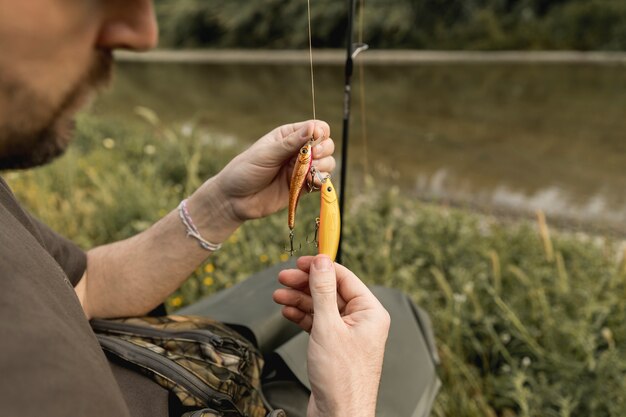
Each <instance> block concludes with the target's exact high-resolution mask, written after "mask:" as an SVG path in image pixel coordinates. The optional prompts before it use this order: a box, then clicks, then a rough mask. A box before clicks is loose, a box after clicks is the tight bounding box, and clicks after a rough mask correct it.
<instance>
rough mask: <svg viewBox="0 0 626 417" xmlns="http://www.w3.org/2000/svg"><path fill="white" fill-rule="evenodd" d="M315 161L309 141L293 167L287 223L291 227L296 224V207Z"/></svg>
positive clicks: (299, 153) (301, 149)
mask: <svg viewBox="0 0 626 417" xmlns="http://www.w3.org/2000/svg"><path fill="white" fill-rule="evenodd" d="M312 162H313V153H312V147H311V142H307V143H306V145H304V146H303V147H302V148H300V152H298V157H297V159H296V165H295V166H294V167H293V173H292V174H291V182H290V183H289V207H288V210H289V212H288V219H287V223H288V225H289V229H292V230H293V228H294V227H295V224H296V207H297V206H298V200H299V198H300V192H301V191H302V187H303V186H304V182H305V181H306V177H307V175H308V174H309V171H310V169H311V164H312Z"/></svg>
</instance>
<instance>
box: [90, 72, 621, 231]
mask: <svg viewBox="0 0 626 417" xmlns="http://www.w3.org/2000/svg"><path fill="white" fill-rule="evenodd" d="M315 76H316V78H315V84H316V108H317V116H318V118H321V119H324V120H326V121H328V122H329V123H330V125H331V129H332V131H333V137H334V138H335V140H336V141H337V142H339V140H340V136H341V117H342V96H343V86H342V84H343V68H342V67H340V66H318V67H316V69H315ZM363 80H364V92H365V95H364V97H365V102H364V108H365V117H366V129H365V132H366V136H364V134H363V129H362V128H361V124H362V121H361V117H362V114H363V113H362V112H361V110H360V108H361V104H360V103H361V102H360V100H361V94H360V86H359V73H358V69H357V71H356V74H355V80H354V86H353V87H354V88H353V89H354V102H353V123H352V137H351V143H350V148H349V159H350V161H349V173H348V182H349V190H350V193H358V189H359V187H360V186H361V185H362V178H363V171H364V170H367V172H368V173H370V174H371V175H372V176H373V177H374V178H375V179H376V180H377V181H378V182H379V183H381V184H397V185H398V186H400V188H401V190H402V192H403V193H406V194H409V195H413V196H415V197H421V198H429V199H436V200H443V201H447V202H450V203H454V204H460V205H466V206H471V207H475V208H480V209H482V210H488V211H495V212H505V213H514V214H526V215H527V214H529V213H532V212H534V211H535V210H537V209H541V210H544V211H545V212H546V213H547V214H548V215H549V216H550V217H551V218H553V219H555V220H558V221H561V222H565V223H567V224H569V225H573V226H578V225H579V226H582V227H584V228H587V229H589V228H591V229H597V230H602V231H609V232H616V233H620V234H623V233H626V193H624V190H626V117H625V116H626V68H624V67H623V66H619V65H604V66H603V65H563V64H549V65H545V64H544V65H541V64H515V65H512V64H499V65H494V64H488V65H487V64H485V65H483V64H476V63H472V64H458V63H457V64H428V65H410V66H409V65H395V66H383V65H377V66H367V67H365V69H364V77H363ZM138 105H142V106H147V107H150V108H152V109H154V110H156V111H157V112H158V113H159V115H160V116H161V117H162V118H163V119H165V120H167V121H172V122H185V121H188V120H195V121H199V122H200V123H202V124H203V125H204V126H206V127H207V128H209V129H212V130H214V131H216V132H220V133H223V134H227V135H229V136H231V137H234V138H236V139H237V140H239V141H242V142H244V143H248V142H252V141H253V140H255V139H256V138H258V137H259V136H260V135H262V134H263V133H265V132H266V131H268V130H269V129H271V128H273V127H275V126H277V125H279V124H282V123H286V122H291V121H297V120H304V119H308V118H310V117H311V115H312V109H311V96H310V79H309V68H308V67H307V66H306V65H295V64H294V65H284V64H282V65H245V64H243V65H234V64H223V65H210V64H157V63H123V64H120V66H119V71H118V75H117V78H116V81H115V83H114V86H113V89H112V91H111V92H110V93H108V94H106V95H105V96H103V97H102V98H101V99H100V100H99V102H98V103H97V104H96V108H95V111H97V112H98V113H100V114H102V115H103V116H104V117H107V118H111V119H112V120H115V121H119V120H121V121H127V120H129V119H135V116H134V114H133V108H134V107H135V106H138Z"/></svg>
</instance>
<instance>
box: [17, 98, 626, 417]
mask: <svg viewBox="0 0 626 417" xmlns="http://www.w3.org/2000/svg"><path fill="white" fill-rule="evenodd" d="M138 113H139V114H140V117H141V118H143V119H144V121H145V123H144V125H142V126H134V127H128V126H126V127H120V126H116V125H110V124H106V123H103V122H98V121H96V120H95V119H94V118H92V117H90V116H83V117H82V118H81V120H80V123H79V130H78V136H77V143H76V144H75V146H74V147H73V148H72V150H71V151H70V152H69V153H68V154H67V155H66V156H65V157H63V158H62V159H60V160H59V161H57V162H55V163H54V164H52V165H50V166H48V167H45V168H41V169H37V170H33V171H28V172H19V173H18V172H14V173H9V174H8V175H7V179H8V180H9V182H10V184H11V185H12V187H13V188H14V190H15V192H16V194H17V195H18V196H19V198H20V199H21V200H22V201H23V202H24V203H25V204H26V205H27V206H28V207H30V208H31V209H32V210H33V211H34V212H35V213H37V215H38V216H39V217H40V218H42V219H43V220H44V221H45V222H46V223H48V224H50V225H51V226H52V227H53V228H56V229H57V230H59V231H60V232H62V233H64V234H65V235H67V236H69V237H71V238H72V239H74V240H75V241H76V242H78V243H79V244H80V245H82V246H83V247H85V248H87V247H91V246H93V245H98V244H102V243H105V242H110V241H113V240H117V239H122V238H125V237H127V236H130V235H132V234H134V233H137V232H139V231H141V230H144V229H145V228H146V227H148V226H149V225H150V224H151V223H152V222H153V221H155V220H156V219H157V218H159V217H160V216H162V215H164V214H165V213H166V212H168V211H169V210H172V209H174V208H175V207H176V205H177V203H178V202H179V201H180V199H181V198H183V197H184V196H185V195H186V194H188V193H189V192H190V191H191V190H192V189H193V188H194V187H196V186H197V185H198V184H200V182H201V181H202V179H204V178H207V177H209V176H211V175H214V174H215V173H216V172H218V170H219V169H220V167H221V166H223V165H224V164H225V162H226V161H227V160H228V159H229V158H230V157H232V156H233V155H235V154H236V153H237V152H238V151H240V149H239V147H238V145H237V144H236V143H234V142H228V141H224V140H222V138H219V137H216V136H215V135H212V134H211V133H209V132H205V131H201V130H199V129H196V128H194V126H193V124H188V125H183V126H177V127H168V126H163V125H162V123H161V122H159V120H158V117H157V116H156V115H155V114H154V113H152V112H151V111H149V110H147V109H139V110H138ZM383 180H385V179H383ZM381 182H386V181H381ZM376 183H377V181H376V179H374V178H372V177H368V178H366V179H365V181H364V185H363V188H362V189H360V190H359V193H358V195H355V194H356V193H353V194H352V198H351V202H350V205H349V211H348V212H347V214H346V215H345V218H344V220H345V231H344V238H345V247H344V251H345V263H346V265H347V266H348V267H350V268H351V269H352V270H354V271H355V272H356V273H357V275H359V276H360V277H362V278H363V279H364V280H365V281H366V282H368V283H370V284H381V285H387V286H393V287H396V288H400V289H402V290H403V291H406V292H407V293H408V294H410V295H411V297H412V298H413V299H414V300H415V301H416V302H417V303H418V304H419V305H421V306H422V307H424V308H425V309H426V310H427V311H428V312H429V313H430V315H431V317H432V319H433V324H434V327H435V331H436V333H437V336H438V347H439V351H440V355H441V358H442V365H441V368H440V375H441V377H442V379H443V389H442V391H441V393H440V395H439V396H438V398H437V401H436V404H435V408H434V411H433V415H434V416H437V417H443V416H455V417H463V416H467V417H475V416H503V417H509V416H520V417H531V416H532V417H535V416H537V417H538V416H542V417H568V416H571V417H574V416H576V417H583V416H584V417H587V416H624V415H626V395H624V392H625V390H626V378H624V376H625V374H626V351H625V348H624V340H626V324H625V320H624V318H625V317H626V261H625V260H624V256H625V255H626V253H624V249H621V248H620V247H619V245H618V243H617V242H612V241H610V240H608V239H603V238H600V237H588V236H578V235H570V234H566V233H559V232H556V231H554V230H550V229H549V225H548V223H547V221H546V219H545V216H543V215H542V214H539V215H538V223H537V224H531V223H526V222H520V223H503V222H501V221H498V220H496V219H493V218H490V217H486V216H480V215H475V214H470V213H467V212H464V211H460V210H456V209H449V208H445V207H440V206H436V205H428V204H423V203H420V202H417V201H414V200H412V199H410V198H407V197H405V196H404V195H403V194H402V193H401V192H400V190H399V189H397V188H394V187H391V188H387V189H381V188H379V187H377V185H376ZM302 205H303V206H302V209H301V211H300V212H299V222H301V223H300V224H302V225H303V226H302V227H301V228H300V230H298V232H299V237H300V239H302V240H304V237H305V235H306V232H305V229H306V227H304V224H305V223H306V220H307V219H309V220H312V219H313V218H314V215H315V210H316V206H317V203H316V202H315V198H309V197H305V198H304V199H303V202H302ZM285 217H286V216H285V215H284V213H282V214H278V215H275V216H273V217H271V218H268V219H264V220H259V221H254V222H249V223H247V224H246V225H244V226H243V227H242V228H241V229H240V230H239V231H237V232H236V233H235V234H234V235H233V236H232V237H231V238H230V239H229V241H228V243H227V244H226V245H224V248H223V249H222V250H221V251H219V252H217V253H216V254H215V255H214V256H212V257H211V258H210V259H209V260H208V261H207V262H206V263H204V264H203V265H201V266H200V267H199V268H198V269H197V270H196V272H195V273H194V274H193V275H192V276H191V277H190V278H189V280H188V281H187V282H186V283H185V284H184V285H183V286H182V288H181V289H180V290H179V291H177V292H176V293H175V294H173V295H172V296H171V297H170V298H169V300H168V304H169V306H170V307H179V306H182V305H185V304H188V303H191V302H194V301H195V300H197V299H198V298H200V297H201V296H203V295H206V294H210V293H213V292H215V291H218V290H219V289H221V288H224V287H227V286H230V285H232V284H233V283H234V282H237V281H239V280H242V279H244V278H245V277H246V276H248V275H250V274H251V273H253V272H255V271H258V270H261V269H263V268H265V267H266V266H268V265H270V264H273V263H277V262H280V261H282V260H285V259H286V255H285V253H284V252H283V245H284V243H285V241H286V237H287V236H286V225H285V223H286V218H285ZM305 251H310V252H313V248H310V249H307V248H306V246H305ZM406 391H407V393H410V392H411V387H406Z"/></svg>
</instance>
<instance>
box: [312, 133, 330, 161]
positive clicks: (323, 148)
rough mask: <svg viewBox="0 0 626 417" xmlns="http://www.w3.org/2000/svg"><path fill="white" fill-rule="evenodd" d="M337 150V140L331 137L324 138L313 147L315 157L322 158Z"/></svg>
mask: <svg viewBox="0 0 626 417" xmlns="http://www.w3.org/2000/svg"><path fill="white" fill-rule="evenodd" d="M334 152H335V142H334V141H333V140H332V139H331V138H328V139H324V140H323V141H321V142H320V143H318V144H317V145H315V147H314V148H313V158H314V159H322V158H325V157H327V156H330V155H332V154H333V153H334Z"/></svg>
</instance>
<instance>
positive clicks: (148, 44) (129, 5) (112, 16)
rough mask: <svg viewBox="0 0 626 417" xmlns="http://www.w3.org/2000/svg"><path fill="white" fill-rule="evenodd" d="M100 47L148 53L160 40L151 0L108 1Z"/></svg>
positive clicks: (99, 37) (99, 41)
mask: <svg viewBox="0 0 626 417" xmlns="http://www.w3.org/2000/svg"><path fill="white" fill-rule="evenodd" d="M104 4H105V6H104V7H105V9H106V13H105V15H104V16H103V21H102V25H101V28H100V32H99V34H98V39H97V45H96V46H97V47H99V48H104V49H110V50H113V49H130V50H134V51H145V50H147V49H151V48H154V47H155V46H156V45H157V43H158V39H159V34H158V26H157V22H156V16H155V14H154V7H153V5H152V0H107V1H105V2H104Z"/></svg>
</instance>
